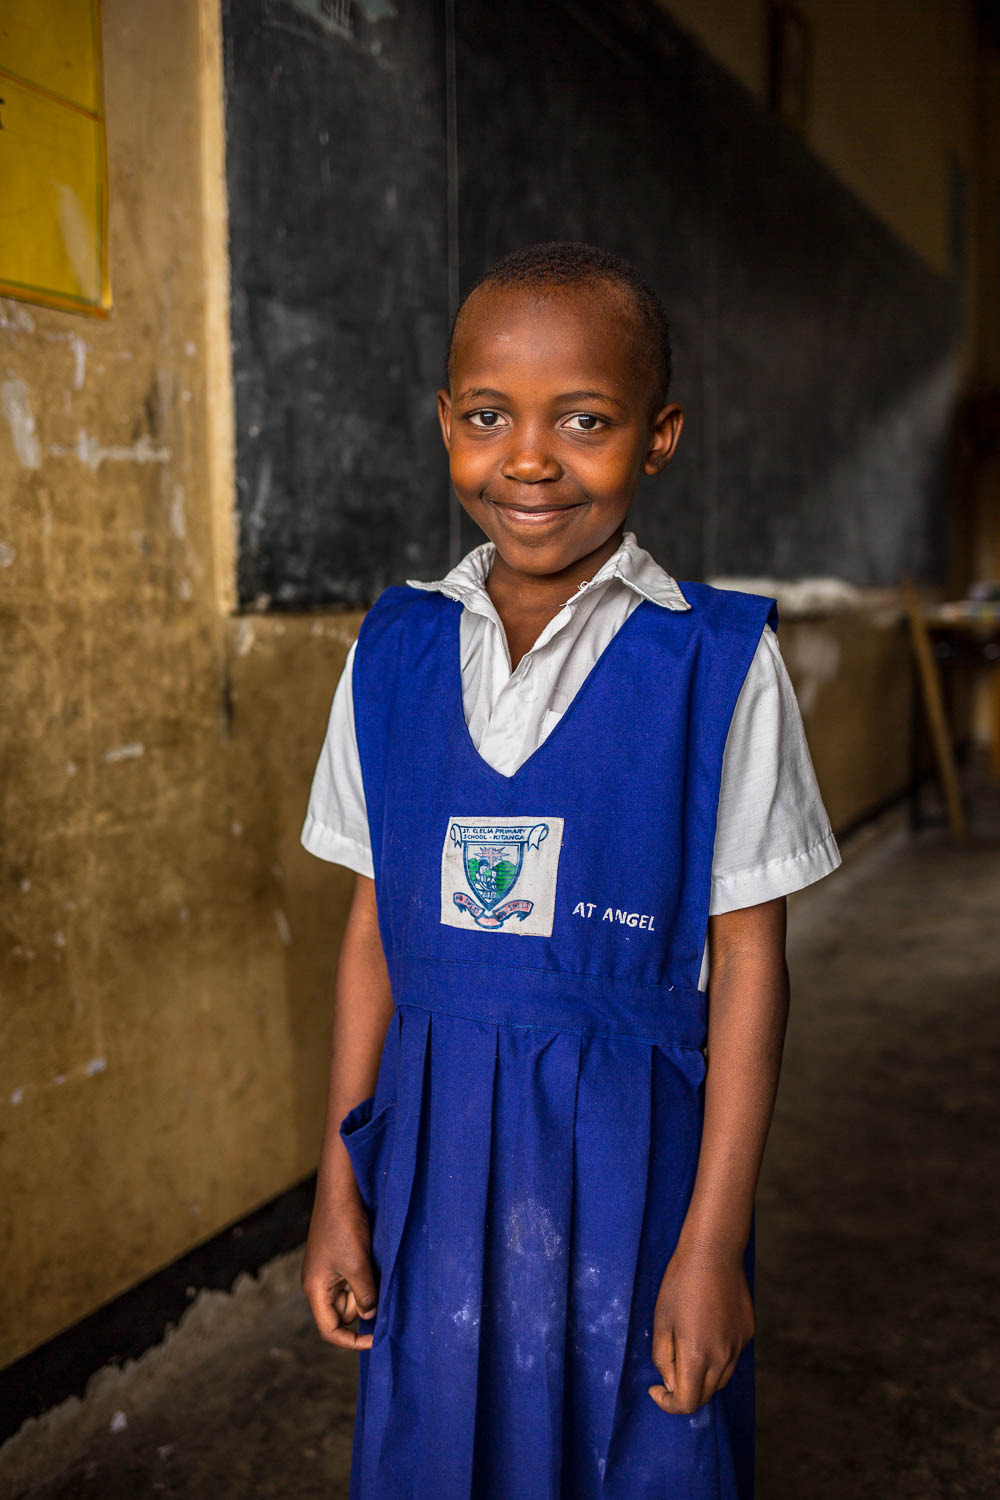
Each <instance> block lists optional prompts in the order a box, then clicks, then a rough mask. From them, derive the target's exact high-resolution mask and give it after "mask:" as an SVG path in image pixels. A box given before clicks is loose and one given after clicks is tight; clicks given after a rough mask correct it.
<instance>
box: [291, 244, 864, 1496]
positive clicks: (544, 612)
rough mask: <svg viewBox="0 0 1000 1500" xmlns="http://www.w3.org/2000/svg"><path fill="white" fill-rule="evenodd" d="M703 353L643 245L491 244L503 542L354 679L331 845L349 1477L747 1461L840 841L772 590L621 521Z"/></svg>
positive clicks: (472, 317)
mask: <svg viewBox="0 0 1000 1500" xmlns="http://www.w3.org/2000/svg"><path fill="white" fill-rule="evenodd" d="M669 378H670V348H669V340H668V335H667V328H666V321H665V318H664V315H663V312H662V309H661V307H660V305H659V303H658V301H657V299H656V298H655V296H654V295H653V293H652V292H651V291H650V290H649V288H648V287H647V286H646V285H645V284H644V283H643V282H642V281H641V279H640V278H639V277H638V275H637V274H636V272H635V271H634V270H633V269H632V268H631V267H630V266H628V265H627V263H625V262H623V261H621V260H620V259H619V258H618V257H616V256H612V255H610V254H608V253H606V252H603V251H600V250H597V249H594V248H593V247H590V246H586V245H579V244H572V243H571V244H555V245H540V246H534V247H531V248H530V249H528V250H525V251H521V252H519V253H517V254H515V255H513V256H511V257H508V259H507V260H506V261H503V262H501V264H500V265H499V266H497V267H496V268H494V270H493V271H492V272H490V273H489V274H488V275H487V276H486V277H485V278H484V279H483V280H482V281H481V282H480V283H479V284H478V286H477V287H476V288H474V290H473V291H472V292H471V293H470V295H469V296H468V297H467V298H466V300H465V302H464V304H463V305H462V307H461V309H460V311H459V315H458V317H457V319H456V323H455V328H454V331H453V335H452V344H451V348H450V351H449V388H448V389H447V390H442V391H440V392H439V393H438V406H439V415H440V420H441V429H442V433H443V435H444V441H445V445H446V447H447V449H448V453H449V459H450V469H451V478H452V482H453V484H454V487H455V490H456V493H457V495H458V498H459V500H460V502H461V504H462V506H463V507H464V509H465V510H466V511H467V512H468V514H469V515H470V516H471V517H472V518H473V519H474V520H475V521H476V522H477V524H478V525H479V526H480V527H481V528H482V530H483V531H484V532H485V533H486V536H487V537H488V539H489V540H488V542H487V543H486V544H485V545H483V546H481V547H479V548H477V549H476V550H475V551H474V552H472V553H470V555H469V556H468V557H467V558H465V559H464V561H463V562H462V563H460V564H459V565H458V567H457V568H455V569H453V571H452V572H451V573H450V574H449V575H448V576H447V577H446V578H445V579H443V580H442V581H441V582H440V583H436V584H418V583H412V584H410V585H408V586H407V587H406V588H392V589H389V590H387V591H386V593H385V594H383V595H382V596H381V598H380V599H379V600H378V601H377V602H376V604H375V605H374V607H373V608H372V610H371V611H370V612H369V614H368V616H367V617H366V619H365V622H364V625H363V626H362V630H361V634H360V637H359V640H358V643H357V647H356V651H353V652H352V654H351V657H350V658H349V660H348V665H347V668H346V669H345V673H344V677H343V679H342V681H341V684H340V686H339V688H338V690H337V694H336V697H335V699H334V705H333V709H332V712H331V717H330V725H329V729H328V733H327V740H326V743H325V745H324V749H323V753H322V755H321V757H320V761H319V764H318V766H317V770H316V776H315V779H314V784H313V790H312V796H311V800H310V806H309V813H308V816H307V818H306V824H305V827H304V829H303V842H304V843H305V845H306V847H307V848H308V849H310V850H312V851H313V852H314V853H316V854H318V855H320V856H321V857H323V858H327V859H334V860H337V861H340V862H341V863H344V864H347V865H348V866H349V867H351V868H352V869H354V870H355V871H356V872H357V882H356V887H355V893H354V898H353V902H352V905H351V910H350V915H349V918H348V922H347V927H346V931H345V934H344V939H343V944H342V948H341V954H340V961H339V966H338V971H337V981H336V998H335V1010H334V1022H333V1049H332V1063H331V1069H330V1092H329V1106H328V1119H327V1128H326V1134H325V1139H324V1144H323V1150H322V1159H321V1163H320V1168H319V1179H318V1186H317V1194H316V1204H315V1208H314V1212H313V1219H312V1224H311V1227H310V1233H309V1241H308V1245H307V1248H306V1256H305V1262H304V1268H303V1284H304V1287H305V1290H306V1294H307V1296H308V1298H309V1301H310V1304H311V1307H312V1311H313V1314H314V1316H315V1319H316V1322H317V1325H318V1327H319V1330H320V1332H321V1333H322V1335H323V1337H324V1338H326V1339H327V1340H329V1342H331V1343H333V1344H337V1345H339V1346H341V1347H343V1348H351V1349H358V1350H360V1351H361V1356H360V1373H359V1390H358V1408H357V1417H356V1424H355V1440H354V1456H353V1464H352V1479H351V1495H352V1500H466V1497H475V1500H536V1497H537V1500H542V1497H545V1500H553V1497H565V1500H590V1497H595V1500H596V1497H598V1496H600V1497H613V1500H668V1497H669V1500H708V1497H713V1500H719V1497H724V1500H730V1497H733V1500H735V1497H740V1500H744V1497H747V1496H749V1495H750V1494H751V1491H752V1482H753V1451H752V1443H753V1376H752V1366H751V1349H750V1348H749V1347H748V1346H749V1343H750V1339H751V1337H752V1334H753V1327H754V1324H753V1309H752V1302H751V1292H750V1286H749V1276H750V1270H751V1253H752V1252H751V1244H750V1242H751V1214H752V1205H753V1196H754V1191H755V1185H756V1181H757V1174H758V1170H759V1167H760V1161H761V1155H762V1152H763V1148H764V1140H765V1136H766V1133H767V1129H768V1125H769V1121H770V1116H771V1110H772V1105H773V1101H774V1095H775V1090H776V1086H777V1079H778V1069H779V1065H780V1058H781V1050H782V1042H783V1036H784V1028H785V1019H786V1013H787V1005H788V982H787V972H786V968H785V960H784V936H785V902H784V898H785V895H786V894H787V893H788V892H789V891H791V890H794V889H796V888H798V887H800V886H803V885H806V884H808V883H809V882H810V881H812V880H815V879H818V878H819V877H820V876H821V875H824V874H826V873H827V872H828V871H829V870H831V869H833V868H834V867H835V865H836V864H837V863H838V862H839V855H838V853H837V849H836V845H835V843H834V840H833V837H832V835H831V833H830V828H829V823H828V821H827V818H826V815H825V812H824V810H823V807H822V804H821V802H820V799H819V794H818V791H817V789H816V784H815V778H814V776H813V773H812V767H811V764H810V761H809V756H808V751H807V750H806V747H805V741H804V737H803V733H802V728H801V722H800V719H799V716H798V711H797V708H796V706H795V701H794V697H793V695H792V692H791V689H790V686H789V684H788V679H787V676H786V675H785V672H784V669H783V667H782V665H781V662H780V657H779V656H778V654H777V649H776V644H775V640H774V635H773V630H772V629H771V628H769V627H770V626H773V625H774V623H775V616H774V612H773V607H772V604H771V601H769V600H766V599H761V598H758V597H755V596H752V595H746V594H736V593H728V592H721V591H718V590H715V589H711V588H708V587H707V586H705V585H702V584H683V585H679V584H677V583H676V582H675V581H674V580H673V579H672V578H671V577H670V576H669V575H668V574H667V573H666V572H664V570H663V569H662V568H660V567H659V566H658V565H657V564H656V563H654V561H653V560H652V558H651V557H649V555H648V554H647V553H645V552H643V551H642V550H641V549H640V548H639V547H638V545H637V543H636V540H635V537H634V536H633V535H632V534H631V533H626V531H625V523H626V519H627V516H628V513H629V508H630V506H631V504H632V499H633V496H634V493H635V490H636V487H637V484H638V481H639V478H640V475H641V474H643V473H646V474H656V473H658V472H660V471H661V470H662V469H663V468H664V467H665V465H666V464H667V463H669V461H670V459H671V458H672V457H673V454H674V452H675V450H676V447H677V442H678V439H679V438H680V435H681V429H682V425H683V413H682V411H681V408H680V407H679V406H678V405H677V404H676V403H674V402H670V401H668V400H667V386H668V382H669ZM709 991H710V994H711V1001H710V1002H709ZM358 1317H360V1318H361V1320H362V1322H361V1323H360V1329H361V1330H362V1331H356V1330H355V1328H354V1327H352V1325H353V1324H354V1321H355V1319H356V1318H358Z"/></svg>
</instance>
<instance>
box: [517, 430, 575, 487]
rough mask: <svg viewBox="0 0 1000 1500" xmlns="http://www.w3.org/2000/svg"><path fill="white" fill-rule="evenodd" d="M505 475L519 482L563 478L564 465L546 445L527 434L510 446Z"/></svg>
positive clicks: (535, 482) (532, 482)
mask: <svg viewBox="0 0 1000 1500" xmlns="http://www.w3.org/2000/svg"><path fill="white" fill-rule="evenodd" d="M502 472H503V477H504V478H505V479H513V480H515V481H516V482H517V483H519V484H538V483H539V482H540V481H541V480H544V479H561V478H562V472H563V471H562V465H561V464H560V462H559V460H558V459H557V458H554V457H553V455H552V454H551V453H549V452H548V451H547V449H546V447H545V446H544V445H543V444H542V443H540V442H539V441H538V440H537V439H535V438H533V437H528V436H527V435H525V436H524V437H523V438H522V439H521V440H520V441H517V442H514V443H512V444H511V446H510V450H509V451H508V453H507V456H506V458H505V459H504V462H503V470H502Z"/></svg>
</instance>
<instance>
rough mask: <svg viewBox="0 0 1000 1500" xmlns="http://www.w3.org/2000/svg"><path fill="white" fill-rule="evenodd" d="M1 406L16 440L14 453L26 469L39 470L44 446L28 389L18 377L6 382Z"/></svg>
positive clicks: (0, 394)
mask: <svg viewBox="0 0 1000 1500" xmlns="http://www.w3.org/2000/svg"><path fill="white" fill-rule="evenodd" d="M0 405H2V407H3V414H4V417H5V418H6V421H7V426H8V427H9V428H10V435H11V437H12V438H13V439H14V451H15V453H16V454H17V456H18V459H19V460H20V462H21V464H22V466H23V467H24V468H25V469H39V468H41V465H42V445H41V443H39V441H38V434H37V432H36V431H35V419H34V417H33V416H32V412H31V401H30V399H29V396H28V387H27V386H26V385H25V383H24V381H23V380H22V379H21V378H20V376H18V375H14V376H12V377H11V378H10V380H5V381H4V383H3V388H2V391H0Z"/></svg>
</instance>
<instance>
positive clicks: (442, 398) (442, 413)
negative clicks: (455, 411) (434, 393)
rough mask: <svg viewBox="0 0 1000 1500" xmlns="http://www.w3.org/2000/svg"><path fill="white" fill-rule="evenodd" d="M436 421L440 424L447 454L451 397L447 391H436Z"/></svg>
mask: <svg viewBox="0 0 1000 1500" xmlns="http://www.w3.org/2000/svg"><path fill="white" fill-rule="evenodd" d="M438 421H439V422H440V423H441V436H442V437H443V438H444V445H445V447H446V448H447V450H448V452H449V453H450V452H451V395H450V393H449V392H448V391H445V390H440V391H438Z"/></svg>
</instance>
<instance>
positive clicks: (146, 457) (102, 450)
mask: <svg viewBox="0 0 1000 1500" xmlns="http://www.w3.org/2000/svg"><path fill="white" fill-rule="evenodd" d="M48 452H49V454H50V455H51V456H52V458H78V459H79V460H80V462H81V463H82V464H86V465H87V468H88V469H99V468H100V467H101V465H102V464H104V463H115V464H165V463H167V462H169V459H170V449H169V448H156V447H154V445H153V440H152V438H151V437H150V436H149V434H148V433H143V435H142V437H141V438H139V439H138V440H137V441H136V442H134V443H129V444H124V443H111V444H110V445H109V446H108V447H105V446H104V445H103V444H102V443H100V442H98V440H97V438H95V437H91V436H90V435H89V433H88V432H87V431H86V430H85V429H84V428H82V427H81V428H80V431H79V433H78V434H77V439H76V443H75V445H74V446H73V447H72V448H67V447H66V446H65V445H64V444H62V443H50V444H49V448H48ZM35 467H36V468H37V467H38V465H37V464H36V465H35Z"/></svg>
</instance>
